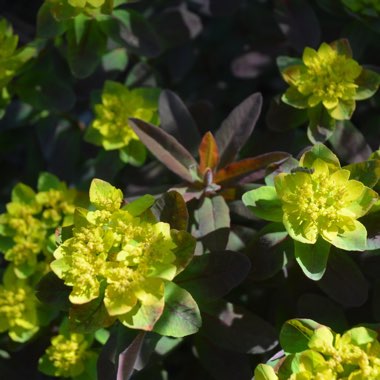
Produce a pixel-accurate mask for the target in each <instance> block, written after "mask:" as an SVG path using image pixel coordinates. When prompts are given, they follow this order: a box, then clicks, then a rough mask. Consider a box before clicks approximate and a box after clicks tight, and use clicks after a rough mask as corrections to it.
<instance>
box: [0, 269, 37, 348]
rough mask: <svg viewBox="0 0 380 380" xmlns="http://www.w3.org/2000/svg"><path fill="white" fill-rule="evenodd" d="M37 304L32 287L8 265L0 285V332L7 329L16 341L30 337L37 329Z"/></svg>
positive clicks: (23, 340)
mask: <svg viewBox="0 0 380 380" xmlns="http://www.w3.org/2000/svg"><path fill="white" fill-rule="evenodd" d="M37 305H38V301H37V299H36V297H35V295H34V289H33V288H32V287H30V286H29V285H28V283H27V281H25V280H20V279H19V278H17V277H16V276H15V274H14V271H13V268H12V267H11V266H9V267H8V268H7V270H6V271H5V274H4V278H3V285H0V332H4V331H8V334H9V336H10V338H11V339H12V340H14V341H16V342H25V341H26V340H28V339H30V338H31V337H32V336H33V335H34V334H35V333H36V332H37V331H38V329H39V327H38V317H37Z"/></svg>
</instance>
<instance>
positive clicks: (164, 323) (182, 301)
mask: <svg viewBox="0 0 380 380" xmlns="http://www.w3.org/2000/svg"><path fill="white" fill-rule="evenodd" d="M201 325H202V319H201V314H200V312H199V308H198V305H197V304H196V302H195V301H194V299H193V297H192V296H191V294H190V293H188V292H187V291H186V290H185V289H182V288H180V287H179V286H177V285H176V284H174V283H172V282H167V283H166V284H165V308H164V311H163V313H162V315H161V318H160V319H159V320H158V321H157V322H156V324H155V326H154V329H153V331H154V332H157V333H158V334H161V335H166V336H172V337H175V338H181V337H183V336H187V335H191V334H194V333H196V332H197V331H198V330H199V328H200V327H201Z"/></svg>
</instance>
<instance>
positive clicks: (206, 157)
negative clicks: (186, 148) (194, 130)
mask: <svg viewBox="0 0 380 380" xmlns="http://www.w3.org/2000/svg"><path fill="white" fill-rule="evenodd" d="M218 163H219V149H218V145H217V144H216V141H215V139H214V136H213V135H212V133H211V132H210V131H209V132H207V133H206V134H205V135H204V136H203V138H202V141H201V144H200V146H199V171H200V172H201V173H204V171H205V170H206V169H207V168H210V169H215V168H216V167H217V166H218Z"/></svg>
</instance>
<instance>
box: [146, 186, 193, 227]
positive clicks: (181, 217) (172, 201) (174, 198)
mask: <svg viewBox="0 0 380 380" xmlns="http://www.w3.org/2000/svg"><path fill="white" fill-rule="evenodd" d="M152 212H153V214H154V215H155V217H156V218H157V219H158V220H160V221H161V222H165V223H169V224H170V227H171V228H174V229H176V230H186V229H187V224H188V222H189V212H188V211H187V207H186V202H185V200H184V199H183V197H182V195H181V194H180V193H179V192H178V191H174V190H173V191H168V192H166V193H164V194H163V195H162V196H161V197H160V198H158V199H157V201H156V203H155V204H154V206H153V207H152Z"/></svg>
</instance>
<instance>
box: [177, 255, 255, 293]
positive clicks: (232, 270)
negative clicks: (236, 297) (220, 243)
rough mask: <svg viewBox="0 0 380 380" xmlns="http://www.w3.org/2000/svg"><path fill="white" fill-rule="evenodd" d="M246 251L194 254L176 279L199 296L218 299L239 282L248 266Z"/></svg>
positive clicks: (248, 268) (246, 272) (245, 274)
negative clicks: (244, 252) (243, 252)
mask: <svg viewBox="0 0 380 380" xmlns="http://www.w3.org/2000/svg"><path fill="white" fill-rule="evenodd" d="M250 267H251V265H250V262H249V259H248V258H247V256H246V255H244V254H242V253H239V252H232V251H223V252H212V253H210V254H205V255H202V256H195V257H194V258H193V260H192V261H191V263H190V265H189V266H188V267H187V268H186V270H185V271H184V272H182V273H181V274H180V275H179V276H177V277H176V279H175V282H176V283H177V284H179V285H180V286H181V287H183V288H184V289H186V290H188V291H189V292H190V293H191V294H192V295H193V297H194V298H195V299H196V300H198V299H200V300H207V299H217V298H220V297H223V296H225V295H227V294H228V293H229V292H230V291H231V290H232V289H233V288H235V287H236V286H237V285H239V284H240V283H241V282H242V281H243V280H244V278H245V277H246V276H247V274H248V272H249V270H250Z"/></svg>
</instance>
